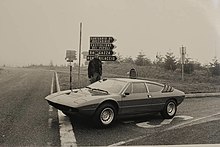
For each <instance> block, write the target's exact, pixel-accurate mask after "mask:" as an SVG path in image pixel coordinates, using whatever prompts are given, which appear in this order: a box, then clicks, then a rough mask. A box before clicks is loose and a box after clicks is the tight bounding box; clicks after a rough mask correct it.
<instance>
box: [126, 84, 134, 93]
mask: <svg viewBox="0 0 220 147" xmlns="http://www.w3.org/2000/svg"><path fill="white" fill-rule="evenodd" d="M131 91H132V85H131V84H129V86H128V87H127V89H126V90H125V93H129V94H130V93H131Z"/></svg>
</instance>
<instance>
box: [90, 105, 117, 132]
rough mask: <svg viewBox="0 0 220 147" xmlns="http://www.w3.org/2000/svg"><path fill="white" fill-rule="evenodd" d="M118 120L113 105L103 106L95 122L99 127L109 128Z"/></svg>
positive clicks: (94, 118) (98, 110)
mask: <svg viewBox="0 0 220 147" xmlns="http://www.w3.org/2000/svg"><path fill="white" fill-rule="evenodd" d="M115 119H116V109H115V107H114V106H113V105H112V104H108V103H105V104H102V105H101V106H100V107H99V108H98V109H97V111H96V113H95V115H94V117H93V121H94V123H95V125H96V126H97V127H100V128H103V127H108V126H110V125H112V124H113V123H114V121H115Z"/></svg>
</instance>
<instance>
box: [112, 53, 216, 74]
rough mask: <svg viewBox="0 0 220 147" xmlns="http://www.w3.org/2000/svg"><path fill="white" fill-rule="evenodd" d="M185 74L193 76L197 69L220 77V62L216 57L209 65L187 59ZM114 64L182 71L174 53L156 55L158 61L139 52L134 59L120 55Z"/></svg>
mask: <svg viewBox="0 0 220 147" xmlns="http://www.w3.org/2000/svg"><path fill="white" fill-rule="evenodd" d="M184 61H185V62H184V73H185V74H192V73H193V72H194V70H196V69H198V70H199V69H206V70H208V71H209V72H210V73H211V75H212V76H220V62H219V61H218V59H217V58H216V57H215V58H213V60H212V61H211V62H210V63H209V64H208V65H203V66H202V65H201V63H199V62H197V61H193V60H192V59H191V58H185V60H184ZM110 63H112V62H110ZM114 63H130V64H135V65H137V66H156V67H160V68H164V69H165V70H170V71H175V70H176V69H178V68H179V69H181V61H180V59H178V58H177V57H175V55H174V54H173V53H172V52H167V53H166V55H165V56H162V55H156V59H155V60H154V61H151V60H150V59H149V58H147V57H146V55H145V54H144V53H142V52H139V54H138V55H137V57H136V58H135V59H133V58H132V57H125V58H123V57H122V56H121V55H119V54H118V59H117V62H114Z"/></svg>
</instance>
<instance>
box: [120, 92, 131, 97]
mask: <svg viewBox="0 0 220 147" xmlns="http://www.w3.org/2000/svg"><path fill="white" fill-rule="evenodd" d="M129 94H130V93H128V92H125V93H123V94H122V97H126V96H127V95H129Z"/></svg>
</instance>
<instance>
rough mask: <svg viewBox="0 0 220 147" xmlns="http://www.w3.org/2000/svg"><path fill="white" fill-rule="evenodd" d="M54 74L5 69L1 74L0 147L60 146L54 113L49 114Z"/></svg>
mask: <svg viewBox="0 0 220 147" xmlns="http://www.w3.org/2000/svg"><path fill="white" fill-rule="evenodd" d="M52 75H53V72H51V71H43V70H32V69H22V68H7V69H5V70H4V71H1V73H0V146H49V145H54V146H59V145H60V138H59V124H58V121H57V112H56V111H54V112H53V113H49V106H48V104H47V102H46V101H45V100H44V98H45V96H47V95H49V94H50V91H51V80H52Z"/></svg>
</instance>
